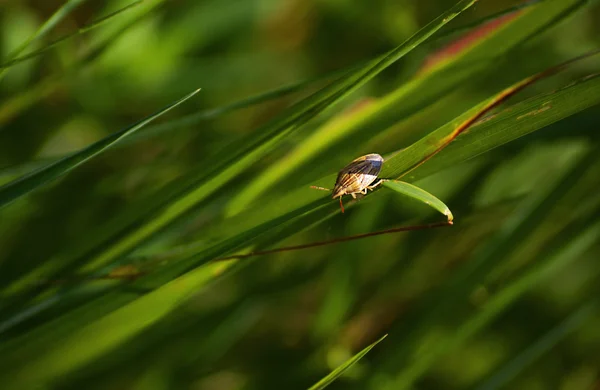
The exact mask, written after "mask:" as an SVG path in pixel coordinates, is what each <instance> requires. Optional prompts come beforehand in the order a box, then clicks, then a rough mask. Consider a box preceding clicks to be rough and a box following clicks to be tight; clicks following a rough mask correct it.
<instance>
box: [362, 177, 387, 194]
mask: <svg viewBox="0 0 600 390" xmlns="http://www.w3.org/2000/svg"><path fill="white" fill-rule="evenodd" d="M384 181H386V179H379V181H378V182H377V183H375V184H373V185H372V186H368V187H365V193H366V190H367V189H369V190H371V191H373V190H374V189H375V187H377V186H378V185H380V184H381V183H383V182H384Z"/></svg>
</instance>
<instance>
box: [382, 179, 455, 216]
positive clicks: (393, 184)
mask: <svg viewBox="0 0 600 390" xmlns="http://www.w3.org/2000/svg"><path fill="white" fill-rule="evenodd" d="M382 185H383V186H385V187H387V188H389V189H391V190H393V191H396V192H398V193H400V194H402V195H405V196H408V197H410V198H413V199H416V200H418V201H419V202H423V203H425V204H426V205H428V206H430V207H432V208H434V209H435V210H437V211H439V212H440V213H442V214H444V215H445V216H446V217H447V218H448V222H452V220H453V219H454V216H453V215H452V212H451V211H450V209H449V208H448V206H446V205H445V204H444V202H442V201H441V200H439V199H438V198H436V197H435V196H433V195H431V194H430V193H429V192H427V191H425V190H423V189H421V188H419V187H417V186H415V185H413V184H409V183H405V182H403V181H392V180H387V181H384V182H383V184H382Z"/></svg>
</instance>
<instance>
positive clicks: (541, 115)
mask: <svg viewBox="0 0 600 390" xmlns="http://www.w3.org/2000/svg"><path fill="white" fill-rule="evenodd" d="M597 104H600V77H597V76H591V77H586V78H583V79H581V80H579V81H578V82H576V83H575V84H574V85H571V86H569V87H566V88H562V89H560V90H557V91H554V92H552V93H548V94H541V95H538V96H535V97H532V98H529V99H527V100H525V101H523V102H520V103H518V104H515V105H513V106H510V108H507V109H505V110H502V111H500V112H498V113H497V114H495V115H492V116H490V117H488V118H486V119H484V120H481V121H479V122H477V123H475V124H474V125H473V126H472V127H471V128H469V130H468V131H467V132H465V133H463V134H461V135H460V136H459V137H457V138H456V140H454V141H453V142H452V143H451V144H450V145H449V146H448V147H447V148H446V149H444V150H443V151H441V152H440V153H439V154H438V155H436V156H435V157H433V158H432V159H431V160H430V161H428V162H427V163H426V164H424V165H422V166H420V167H418V168H417V169H416V170H415V171H413V172H411V173H410V175H409V177H408V178H409V179H410V181H412V180H416V179H418V178H422V177H425V176H427V175H429V174H431V173H433V172H438V171H440V170H442V169H444V168H445V167H449V166H453V165H454V164H458V163H460V162H462V161H465V160H468V159H470V158H473V157H476V156H478V155H480V154H482V153H485V152H487V151H490V150H492V149H494V148H497V147H499V146H502V145H504V144H506V143H508V142H511V141H514V140H516V139H518V138H519V137H523V136H525V135H527V134H530V133H532V132H534V131H537V130H540V129H543V128H545V127H546V126H549V125H551V124H553V123H555V122H558V121H560V120H562V119H564V118H567V117H569V116H571V115H574V114H577V113H579V112H582V111H584V110H586V109H588V108H590V107H593V106H595V105H597ZM465 118H466V116H462V117H460V118H458V119H457V120H461V119H465ZM452 126H453V125H452V123H450V124H448V125H447V126H444V127H442V128H440V129H438V130H436V132H437V131H440V132H446V131H449V130H450V128H451V127H452ZM419 142H422V141H419ZM422 146H424V143H423V145H422ZM396 157H398V158H399V157H401V156H396ZM411 160H412V159H411ZM396 161H398V160H396ZM412 161H415V160H412ZM407 162H408V161H407ZM391 168H392V169H391V170H390V172H389V173H390V175H391V177H393V176H394V175H401V174H402V173H403V171H404V169H406V165H404V164H400V163H398V164H397V165H395V166H394V167H391ZM384 169H385V166H384ZM405 179H406V178H405Z"/></svg>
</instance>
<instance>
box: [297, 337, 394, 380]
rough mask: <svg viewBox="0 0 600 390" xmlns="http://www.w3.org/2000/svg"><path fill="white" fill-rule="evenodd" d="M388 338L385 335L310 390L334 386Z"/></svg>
mask: <svg viewBox="0 0 600 390" xmlns="http://www.w3.org/2000/svg"><path fill="white" fill-rule="evenodd" d="M386 337H387V334H386V335H384V336H383V337H382V338H380V339H379V340H377V341H375V342H374V343H373V344H371V345H369V346H368V347H366V348H365V349H363V350H362V351H360V352H359V353H357V354H356V355H354V356H352V358H350V359H348V360H347V361H346V362H344V364H342V365H341V366H339V367H338V368H336V369H335V370H333V371H332V372H331V373H330V374H329V375H327V376H326V377H325V378H323V379H321V380H320V381H318V382H317V383H315V384H314V385H312V386H311V387H310V388H309V389H308V390H321V389H324V388H326V387H327V386H329V385H330V384H332V383H333V381H335V380H336V379H337V378H339V377H340V376H341V375H342V374H343V373H344V372H345V371H346V370H347V369H349V368H350V367H352V365H354V363H356V362H358V361H359V360H360V359H362V358H363V357H364V356H365V355H366V354H367V353H369V351H370V350H372V349H373V347H375V346H376V345H377V344H379V343H380V342H382V341H383V339H385V338H386Z"/></svg>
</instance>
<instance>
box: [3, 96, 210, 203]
mask: <svg viewBox="0 0 600 390" xmlns="http://www.w3.org/2000/svg"><path fill="white" fill-rule="evenodd" d="M199 91H200V90H199V89H198V90H196V91H194V92H192V93H190V94H188V95H187V96H184V97H183V98H181V99H179V100H178V101H176V102H174V103H172V104H170V105H168V106H167V107H165V108H163V109H162V110H160V111H158V112H156V113H155V114H152V115H150V116H148V117H147V118H145V119H143V120H141V121H139V122H138V123H136V124H134V125H132V126H130V127H128V128H125V129H123V130H120V131H117V132H116V133H113V134H112V135H109V136H108V137H105V138H103V139H101V140H99V141H97V142H95V143H93V144H92V145H90V146H88V147H86V148H85V149H82V150H80V151H78V152H75V153H73V154H72V155H70V156H67V157H64V158H62V159H61V160H59V161H57V162H55V163H53V164H50V165H48V166H46V167H43V168H40V169H38V170H36V171H34V172H32V173H30V174H28V175H26V176H24V177H21V178H19V179H16V180H14V181H12V182H10V183H8V184H5V185H4V186H2V187H0V207H3V206H6V205H7V204H9V203H10V202H12V201H14V200H15V199H17V198H19V197H21V196H24V195H26V194H28V193H29V192H31V191H33V190H34V189H36V188H38V187H40V186H42V185H43V184H45V183H47V182H49V181H51V180H53V179H56V178H58V177H60V176H62V175H64V174H66V173H67V172H69V171H71V170H73V169H75V168H76V167H78V166H79V165H81V164H83V163H84V162H86V161H87V160H89V159H91V158H93V157H94V156H97V155H98V154H100V153H102V152H103V151H105V150H106V149H108V148H110V147H111V146H113V145H114V144H116V143H117V142H119V141H120V140H121V139H123V138H126V137H128V136H129V135H131V134H133V133H135V132H136V131H137V130H139V129H141V128H142V127H144V126H145V125H147V124H148V123H150V122H152V121H153V120H155V119H156V118H158V117H159V116H161V115H163V114H164V113H166V112H167V111H169V110H171V109H173V108H174V107H176V106H178V105H180V104H181V103H183V102H184V101H186V100H188V99H189V98H191V97H192V96H194V95H195V94H197V93H198V92H199Z"/></svg>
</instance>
